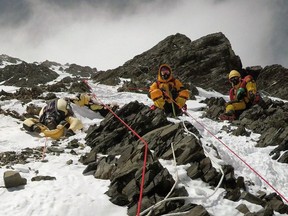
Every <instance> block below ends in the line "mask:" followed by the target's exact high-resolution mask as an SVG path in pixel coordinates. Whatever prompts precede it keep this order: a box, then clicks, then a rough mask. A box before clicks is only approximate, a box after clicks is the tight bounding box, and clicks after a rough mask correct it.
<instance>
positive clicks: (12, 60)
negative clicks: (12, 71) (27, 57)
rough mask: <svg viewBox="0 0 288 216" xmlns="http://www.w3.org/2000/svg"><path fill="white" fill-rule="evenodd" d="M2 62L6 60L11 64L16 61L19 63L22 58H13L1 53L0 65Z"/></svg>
mask: <svg viewBox="0 0 288 216" xmlns="http://www.w3.org/2000/svg"><path fill="white" fill-rule="evenodd" d="M3 62H8V63H11V64H17V63H21V62H22V60H20V59H19V58H14V57H11V56H8V55H5V54H1V55H0V66H2V65H3V64H4V63H3Z"/></svg>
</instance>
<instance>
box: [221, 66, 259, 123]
mask: <svg viewBox="0 0 288 216" xmlns="http://www.w3.org/2000/svg"><path fill="white" fill-rule="evenodd" d="M228 77H229V82H230V83H231V85H232V88H231V89H230V91H229V98H230V101H229V102H227V103H226V105H225V106H226V108H225V113H223V114H221V115H220V116H219V119H220V120H230V121H232V120H235V119H237V118H238V117H239V115H240V114H241V113H242V112H243V111H244V110H245V109H248V108H250V107H251V106H252V105H254V104H256V103H259V102H260V100H261V97H260V94H259V93H258V92H257V87H256V82H255V80H254V79H253V77H252V76H251V75H247V76H245V77H244V78H243V79H241V74H240V73H239V72H238V71H236V70H232V71H231V72H230V73H229V76H228Z"/></svg>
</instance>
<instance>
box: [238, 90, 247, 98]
mask: <svg viewBox="0 0 288 216" xmlns="http://www.w3.org/2000/svg"><path fill="white" fill-rule="evenodd" d="M245 93H246V91H245V89H244V88H239V89H238V91H237V95H236V97H237V100H242V99H243V98H244V96H245Z"/></svg>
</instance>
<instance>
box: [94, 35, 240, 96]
mask: <svg viewBox="0 0 288 216" xmlns="http://www.w3.org/2000/svg"><path fill="white" fill-rule="evenodd" d="M163 63H167V64H170V65H171V67H172V68H173V71H174V72H173V74H174V75H175V77H176V78H179V79H180V80H181V81H182V82H184V83H187V84H190V85H196V86H199V87H203V88H205V89H211V88H212V89H215V90H217V91H219V92H222V93H227V88H228V87H229V83H228V81H227V74H228V73H229V71H230V70H232V69H238V70H240V69H241V68H242V64H241V61H240V58H239V57H238V56H236V55H235V53H234V51H233V50H232V48H231V44H230V42H229V41H228V39H227V38H226V37H225V35H224V34H222V33H214V34H210V35H207V36H205V37H202V38H200V39H198V40H195V41H193V42H191V40H190V39H189V38H187V37H186V36H185V35H182V34H179V33H177V34H175V35H171V36H169V37H167V38H165V39H164V40H163V41H161V42H160V43H158V44H157V45H156V46H154V47H153V48H151V49H150V50H148V51H146V52H144V53H142V54H140V55H137V56H135V57H134V58H133V59H132V60H129V61H127V62H126V63H125V64H124V65H123V66H121V67H118V68H116V69H113V70H108V71H105V72H104V71H100V72H99V73H97V74H96V75H95V76H94V77H93V78H94V79H95V80H96V81H100V82H102V83H105V84H108V82H109V83H110V84H111V79H113V80H114V83H117V82H119V81H120V80H119V77H123V78H131V79H132V82H131V85H132V84H133V83H134V84H136V85H137V86H138V88H139V87H148V86H149V85H150V84H151V83H152V82H153V81H155V79H156V77H157V71H158V67H159V66H160V64H163Z"/></svg>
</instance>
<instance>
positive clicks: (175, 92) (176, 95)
mask: <svg viewBox="0 0 288 216" xmlns="http://www.w3.org/2000/svg"><path fill="white" fill-rule="evenodd" d="M178 95H179V94H178V91H177V89H175V88H173V89H172V90H171V96H172V98H173V99H174V100H175V99H176V98H177V97H178Z"/></svg>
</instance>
